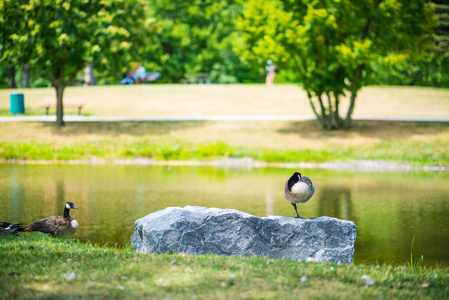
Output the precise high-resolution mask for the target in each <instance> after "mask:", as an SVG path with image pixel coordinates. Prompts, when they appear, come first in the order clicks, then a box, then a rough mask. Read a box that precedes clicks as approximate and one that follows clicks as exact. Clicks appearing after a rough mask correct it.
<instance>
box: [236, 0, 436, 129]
mask: <svg viewBox="0 0 449 300" xmlns="http://www.w3.org/2000/svg"><path fill="white" fill-rule="evenodd" d="M434 21H435V20H434V18H433V11H432V8H431V7H429V6H428V5H427V2H426V1H424V0H412V1H405V0H384V1H355V0H354V1H353V0H326V1H314V0H303V1H290V0H283V1H281V0H274V1H258V0H250V1H247V2H246V3H245V7H244V10H243V12H242V16H241V17H240V18H239V20H238V27H237V28H238V29H239V30H240V31H241V32H242V34H241V36H240V38H239V40H238V41H237V45H238V46H239V47H238V51H239V53H241V55H242V56H244V57H246V58H247V59H249V60H253V61H254V60H259V61H260V60H261V59H262V60H265V59H268V58H271V59H273V60H275V62H276V63H277V64H279V65H284V66H287V67H293V68H294V69H295V70H296V72H297V74H298V75H299V81H300V83H301V84H302V85H303V87H304V89H305V90H306V91H307V94H308V96H309V100H310V104H311V106H312V109H313V111H314V113H315V114H316V116H317V118H318V120H319V121H320V123H321V124H322V125H323V127H327V128H333V129H338V128H340V127H342V126H344V127H347V128H348V127H350V125H351V115H352V112H353V109H354V106H355V100H356V97H357V93H358V91H359V90H360V88H361V87H363V86H364V85H366V82H367V79H368V78H369V75H370V73H371V71H372V65H373V64H374V63H375V62H377V61H378V60H379V59H385V60H390V61H402V60H405V59H407V58H410V57H419V56H423V55H425V54H426V53H427V52H428V51H429V50H431V48H432V45H433V37H432V32H433V26H434ZM346 94H349V95H350V104H349V107H348V109H347V112H346V116H345V118H344V119H342V118H341V117H340V109H339V106H340V97H341V96H343V95H346Z"/></svg>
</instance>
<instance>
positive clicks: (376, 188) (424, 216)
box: [0, 164, 449, 265]
mask: <svg viewBox="0 0 449 300" xmlns="http://www.w3.org/2000/svg"><path fill="white" fill-rule="evenodd" d="M293 171H294V170H289V169H275V168H263V169H262V168H260V169H252V170H242V169H230V168H219V167H187V166H183V167H166V166H118V165H15V164H3V165H0V190H1V191H2V193H1V194H0V207H1V210H0V220H2V221H11V222H22V223H30V222H32V221H36V220H39V219H41V218H44V217H49V216H52V215H62V212H63V206H64V203H65V202H67V201H71V202H73V203H75V205H76V206H77V207H78V208H79V209H78V210H76V211H73V212H72V216H73V217H74V218H76V219H77V220H78V222H79V224H80V229H79V231H78V232H77V233H76V235H75V237H76V238H78V239H81V240H83V241H88V240H90V241H92V242H94V243H99V244H108V245H119V246H120V245H128V244H129V238H130V236H131V234H132V233H133V231H134V227H133V224H134V221H135V220H137V219H138V218H141V217H143V216H145V215H147V214H149V213H151V212H154V211H157V210H160V209H164V208H166V207H168V206H179V207H183V206H186V205H199V206H207V207H219V208H235V209H238V210H241V211H244V212H248V213H250V214H253V215H257V216H268V215H282V216H288V217H294V216H295V215H296V214H295V212H294V209H293V208H292V205H291V204H290V203H289V202H288V201H287V200H285V199H284V197H283V195H282V189H283V187H284V183H285V180H287V179H288V178H289V177H290V176H291V174H292V173H293ZM303 173H304V175H305V176H308V177H310V178H311V179H312V181H313V183H314V186H315V188H316V193H315V195H314V196H313V198H312V199H311V200H310V201H308V202H307V203H304V204H300V205H298V211H299V213H300V215H301V216H304V217H308V218H314V217H319V216H331V217H337V218H341V219H348V220H352V221H354V222H355V223H356V225H357V233H358V238H357V242H356V253H355V261H356V262H362V261H368V262H380V263H382V262H393V263H397V264H404V263H405V262H406V261H407V260H408V259H409V254H410V243H411V239H412V237H413V235H414V234H416V239H415V245H414V254H415V255H416V256H417V257H418V256H420V255H424V262H425V263H427V264H433V263H437V262H439V263H442V264H445V265H449V257H448V254H447V249H449V229H448V228H449V226H448V225H449V221H448V220H447V215H448V213H449V201H447V200H448V199H449V186H448V185H447V180H448V177H449V174H447V173H425V172H411V173H360V172H349V171H345V172H338V171H325V170H304V172H303Z"/></svg>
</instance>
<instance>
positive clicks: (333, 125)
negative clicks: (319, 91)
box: [326, 92, 340, 129]
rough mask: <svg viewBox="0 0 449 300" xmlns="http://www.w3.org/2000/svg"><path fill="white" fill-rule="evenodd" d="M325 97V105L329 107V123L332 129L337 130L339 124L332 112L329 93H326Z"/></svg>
mask: <svg viewBox="0 0 449 300" xmlns="http://www.w3.org/2000/svg"><path fill="white" fill-rule="evenodd" d="M326 95H327V105H328V106H329V121H330V125H331V128H332V129H339V128H340V126H339V123H338V119H335V114H334V110H333V109H332V98H331V95H330V94H329V92H327V93H326Z"/></svg>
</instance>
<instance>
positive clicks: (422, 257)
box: [407, 235, 424, 269]
mask: <svg viewBox="0 0 449 300" xmlns="http://www.w3.org/2000/svg"><path fill="white" fill-rule="evenodd" d="M414 243H415V235H413V239H412V245H411V246H410V261H409V262H408V263H407V265H408V267H409V268H411V269H417V268H419V264H420V263H422V262H423V261H424V256H423V255H421V257H420V258H419V259H418V261H415V262H413V244H414Z"/></svg>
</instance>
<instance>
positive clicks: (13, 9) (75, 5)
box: [0, 0, 146, 126]
mask: <svg viewBox="0 0 449 300" xmlns="http://www.w3.org/2000/svg"><path fill="white" fill-rule="evenodd" d="M0 3H1V4H0V27H1V28H2V31H3V29H5V30H4V31H3V33H2V35H1V40H0V47H1V48H0V49H1V51H2V60H3V59H5V60H8V61H14V62H16V63H18V62H21V63H24V64H27V63H29V64H31V65H32V66H33V67H34V68H37V69H40V70H42V71H44V72H45V74H46V76H47V77H48V79H49V80H50V81H51V83H52V85H53V87H54V88H55V90H56V98H57V109H56V117H57V118H56V124H57V125H59V126H63V125H64V120H63V115H64V113H63V101H62V99H63V94H64V89H65V88H66V87H67V86H68V85H70V83H71V82H72V81H73V80H74V79H75V77H76V75H77V74H78V73H79V71H80V70H82V69H83V67H85V66H86V64H87V63H89V62H94V63H95V64H96V65H99V66H104V65H107V66H108V68H110V69H112V70H114V69H116V70H118V69H120V68H121V65H122V63H123V61H124V60H126V59H127V58H129V56H131V55H132V54H133V52H135V51H134V48H133V42H137V43H139V42H142V40H143V38H142V28H146V26H145V25H146V24H145V22H146V10H145V8H146V6H145V4H144V0H127V1H125V0H71V1H68V0H59V1H53V0H41V1H31V0H3V1H2V2H0Z"/></svg>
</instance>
